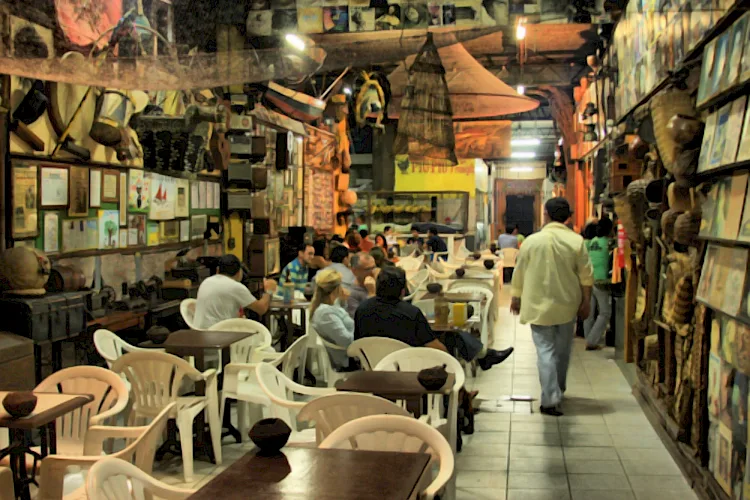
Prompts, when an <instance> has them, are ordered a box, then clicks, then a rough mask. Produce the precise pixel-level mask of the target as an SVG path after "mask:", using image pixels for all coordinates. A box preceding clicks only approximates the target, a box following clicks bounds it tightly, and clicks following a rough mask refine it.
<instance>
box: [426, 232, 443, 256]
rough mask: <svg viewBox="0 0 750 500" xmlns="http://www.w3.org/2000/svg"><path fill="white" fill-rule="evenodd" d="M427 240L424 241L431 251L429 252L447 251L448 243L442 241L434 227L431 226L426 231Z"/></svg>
mask: <svg viewBox="0 0 750 500" xmlns="http://www.w3.org/2000/svg"><path fill="white" fill-rule="evenodd" d="M427 235H428V238H427V242H426V243H425V246H426V247H427V248H428V249H429V250H430V251H431V252H447V251H448V245H446V244H445V241H443V238H441V237H440V236H438V230H437V229H436V228H434V227H431V228H430V229H429V230H428V231H427Z"/></svg>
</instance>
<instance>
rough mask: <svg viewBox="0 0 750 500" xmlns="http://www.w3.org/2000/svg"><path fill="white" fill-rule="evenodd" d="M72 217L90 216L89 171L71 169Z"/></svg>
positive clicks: (70, 208) (70, 211)
mask: <svg viewBox="0 0 750 500" xmlns="http://www.w3.org/2000/svg"><path fill="white" fill-rule="evenodd" d="M68 215H69V216H70V217H88V215H89V169H88V168H86V167H70V206H69V207H68Z"/></svg>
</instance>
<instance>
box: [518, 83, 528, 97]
mask: <svg viewBox="0 0 750 500" xmlns="http://www.w3.org/2000/svg"><path fill="white" fill-rule="evenodd" d="M516 92H518V93H519V94H521V95H525V94H526V87H524V86H523V85H519V86H518V87H516Z"/></svg>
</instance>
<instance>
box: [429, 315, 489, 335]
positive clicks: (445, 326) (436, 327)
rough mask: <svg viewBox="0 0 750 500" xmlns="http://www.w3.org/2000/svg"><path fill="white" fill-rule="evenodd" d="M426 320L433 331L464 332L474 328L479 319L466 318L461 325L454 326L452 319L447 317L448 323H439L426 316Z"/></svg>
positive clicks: (477, 324)
mask: <svg viewBox="0 0 750 500" xmlns="http://www.w3.org/2000/svg"><path fill="white" fill-rule="evenodd" d="M427 322H428V323H429V324H430V328H432V330H433V331H435V332H465V331H470V330H474V329H476V327H477V326H479V320H478V319H475V318H469V319H467V320H466V321H465V322H464V324H463V325H461V326H456V325H455V323H453V320H452V319H449V320H448V323H442V324H441V323H437V322H436V321H435V320H434V319H429V318H428V319H427Z"/></svg>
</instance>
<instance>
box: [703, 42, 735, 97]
mask: <svg viewBox="0 0 750 500" xmlns="http://www.w3.org/2000/svg"><path fill="white" fill-rule="evenodd" d="M730 35H731V33H729V31H725V32H724V33H723V34H722V35H721V36H720V37H719V38H718V39H717V40H716V54H715V55H714V68H713V72H712V74H711V90H710V92H709V95H708V97H709V98H711V97H713V96H714V95H716V94H717V93H719V91H720V90H721V81H722V78H723V77H724V70H725V68H726V64H727V53H728V52H729V37H730Z"/></svg>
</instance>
